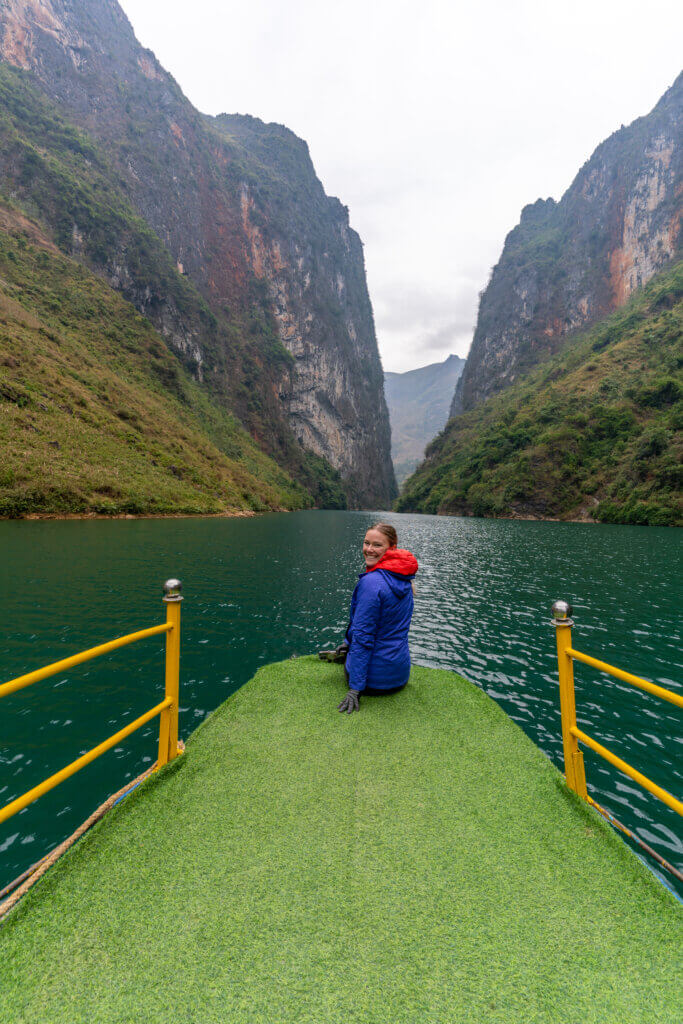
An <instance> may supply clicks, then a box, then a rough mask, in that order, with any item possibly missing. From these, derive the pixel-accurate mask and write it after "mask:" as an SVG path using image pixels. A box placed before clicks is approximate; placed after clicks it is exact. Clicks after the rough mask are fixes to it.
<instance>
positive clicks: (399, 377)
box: [384, 355, 465, 484]
mask: <svg viewBox="0 0 683 1024" xmlns="http://www.w3.org/2000/svg"><path fill="white" fill-rule="evenodd" d="M464 365H465V360H464V359H461V358H460V357H459V356H454V355H451V356H448V358H447V359H445V360H444V362H443V363H431V364H430V365H429V366H420V367H418V369H416V370H408V371H407V372H406V373H385V374H384V391H385V394H386V397H387V405H388V406H389V419H390V421H391V457H392V459H393V462H394V472H395V473H396V479H397V481H398V482H399V484H400V483H402V482H403V480H405V479H406V477H407V476H409V475H410V474H411V473H412V472H413V470H414V469H415V468H416V467H417V465H418V463H419V462H420V461H421V460H422V457H423V456H424V450H425V448H426V447H427V445H428V444H429V442H430V441H432V440H433V439H434V438H435V437H436V435H437V434H438V433H439V431H441V430H443V428H444V427H445V425H446V420H447V419H448V410H449V408H450V404H451V398H452V395H453V389H454V388H455V385H456V383H457V382H458V379H459V377H460V374H461V373H462V369H463V366H464Z"/></svg>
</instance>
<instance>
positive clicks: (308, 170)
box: [0, 0, 395, 507]
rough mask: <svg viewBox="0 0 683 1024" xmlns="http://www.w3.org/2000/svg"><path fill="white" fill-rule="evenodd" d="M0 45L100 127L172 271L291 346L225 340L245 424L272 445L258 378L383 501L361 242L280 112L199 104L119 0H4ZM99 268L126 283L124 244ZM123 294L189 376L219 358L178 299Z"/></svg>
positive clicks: (385, 454) (215, 309) (362, 498)
mask: <svg viewBox="0 0 683 1024" xmlns="http://www.w3.org/2000/svg"><path fill="white" fill-rule="evenodd" d="M0 55H1V56H2V59H3V60H4V61H5V62H7V63H9V64H12V65H14V66H15V67H19V68H22V69H24V70H25V71H28V72H30V74H31V76H32V78H34V79H35V80H37V81H38V82H39V83H40V84H41V86H42V88H43V89H44V91H45V93H46V95H47V96H49V97H50V99H52V100H56V101H57V103H58V104H59V108H60V110H61V112H62V113H63V114H64V116H65V117H66V118H67V119H68V120H69V121H70V122H71V123H74V124H76V125H78V126H79V127H80V128H82V129H84V130H85V131H86V132H87V133H88V135H89V136H90V137H91V138H93V139H94V140H96V142H97V144H98V145H99V146H100V148H101V149H102V150H103V151H104V152H105V153H106V156H107V159H108V160H109V161H110V162H111V164H112V165H113V167H114V168H115V171H116V174H117V176H118V180H119V184H120V185H121V186H122V187H123V188H124V190H125V194H126V196H127V198H128V199H129V201H130V202H131V203H132V206H133V208H134V209H135V210H136V211H137V213H138V214H139V215H140V216H141V217H142V218H143V219H144V221H145V222H146V224H147V225H149V227H150V228H151V229H152V231H153V232H154V233H155V235H156V236H157V238H158V239H159V240H160V241H161V243H162V245H163V246H164V248H165V250H166V251H167V253H168V254H169V256H170V258H171V260H172V262H173V265H174V268H175V272H176V273H177V274H178V275H180V276H182V277H184V278H185V279H187V280H188V281H189V282H191V283H192V284H193V285H194V286H195V287H196V289H197V290H198V291H199V293H200V294H201V296H203V299H204V300H205V302H206V303H208V306H209V307H210V310H211V312H212V314H213V316H214V317H217V318H218V321H219V323H224V322H228V323H229V322H236V321H239V322H240V323H244V322H248V321H249V319H250V318H251V319H252V320H255V321H258V322H259V323H260V328H259V329H260V330H261V333H262V334H265V335H267V334H268V331H269V330H270V329H271V328H272V330H273V332H274V337H273V344H274V351H275V350H277V349H280V347H281V346H284V349H286V350H287V352H288V353H289V358H287V359H282V358H280V357H279V356H277V352H275V354H276V356H277V357H276V358H274V359H272V360H271V359H269V357H268V352H267V350H266V351H265V353H264V351H263V350H262V351H261V352H257V353H255V354H254V355H253V358H251V359H250V361H248V366H247V368H246V370H245V363H244V360H243V359H242V361H241V362H240V359H241V357H240V356H236V354H235V352H223V353H222V357H223V363H224V365H225V366H228V367H230V372H228V371H226V373H227V376H228V377H230V376H231V375H233V376H234V375H235V374H239V375H241V384H242V385H243V386H242V392H243V394H242V398H241V399H240V398H239V396H238V397H237V398H236V399H235V403H236V408H237V411H238V413H239V414H240V415H241V417H242V418H243V420H245V422H247V425H249V426H250V428H251V429H252V433H253V434H254V436H257V437H258V438H259V440H260V441H261V442H262V443H263V444H264V447H266V448H270V450H271V451H273V454H275V457H276V458H277V457H278V450H277V449H278V444H279V445H280V447H282V445H283V444H285V442H283V441H282V437H281V435H282V429H281V428H279V427H278V426H277V424H274V425H273V423H272V422H270V423H269V424H268V425H267V429H261V428H260V427H259V426H258V425H254V424H255V423H256V421H255V420H254V421H253V422H252V421H250V415H252V414H253V409H252V406H253V405H254V402H253V400H252V398H253V392H254V390H258V389H260V398H259V399H258V403H259V404H260V406H261V407H262V409H263V408H264V409H265V413H263V415H264V416H265V417H266V420H267V419H268V417H269V416H270V418H271V421H272V420H273V417H275V418H277V417H278V416H279V417H281V418H282V419H283V420H284V422H285V423H286V425H287V429H288V430H289V431H291V433H293V435H294V436H295V437H296V439H297V440H298V441H299V442H300V443H301V444H302V445H303V447H304V448H305V449H306V450H308V451H311V452H313V453H315V454H316V455H319V456H323V457H324V458H325V459H327V460H328V461H329V462H330V463H331V465H332V466H333V467H334V468H335V469H337V470H339V472H340V473H341V475H342V478H343V481H344V486H345V490H346V492H347V497H348V500H349V502H350V504H352V505H361V506H368V507H371V506H382V505H386V504H387V503H388V502H390V501H391V499H392V498H393V496H394V493H395V482H394V476H393V470H392V466H391V461H390V430H389V418H388V412H387V409H386V403H385V400H384V395H383V381H382V370H381V365H380V360H379V354H378V350H377V343H376V338H375V330H374V322H373V316H372V308H371V304H370V300H369V297H368V292H367V285H366V280H365V269H364V262H363V252H362V245H361V242H360V239H359V238H358V235H357V234H356V233H355V232H354V231H353V230H352V229H351V228H350V227H349V220H348V211H347V210H346V208H345V207H344V206H342V204H341V203H340V202H339V201H338V200H336V199H332V198H329V197H327V196H326V195H325V192H324V190H323V188H322V185H321V184H320V182H319V181H318V179H317V177H316V175H315V171H314V168H313V165H312V163H311V160H310V157H309V155H308V149H307V147H306V145H305V143H304V142H302V141H301V140H300V139H298V138H296V136H294V135H293V134H292V133H291V132H289V131H288V130H287V129H285V128H283V127H281V126H279V125H266V124H264V123H263V122H261V121H258V120H257V119H255V118H249V117H237V116H228V115H221V116H220V117H218V118H210V117H207V116H204V115H202V114H200V113H199V112H198V111H196V110H195V109H194V108H193V107H192V105H191V104H190V103H189V102H188V101H187V100H186V99H185V97H184V96H183V94H182V92H181V90H180V89H179V87H178V85H177V84H176V82H175V81H174V80H173V78H172V77H171V76H170V75H169V74H168V73H167V72H166V71H164V69H163V68H162V67H161V66H160V65H159V63H158V62H157V60H156V58H155V57H154V55H153V54H152V53H151V52H150V51H148V50H145V49H143V48H142V47H141V46H140V45H139V43H138V42H137V40H136V39H135V36H134V33H133V30H132V28H131V26H130V24H129V22H128V20H127V18H126V16H125V14H124V13H123V11H122V10H121V8H120V7H119V6H118V4H117V3H116V2H115V0H6V2H5V3H3V5H2V7H1V8H0ZM82 243H83V231H82V228H81V225H79V223H78V222H77V220H76V219H74V223H73V229H72V231H71V240H70V246H67V247H66V248H67V251H68V250H69V249H70V253H69V254H70V255H74V256H76V257H77V258H79V257H80V255H81V252H80V249H81V248H82ZM62 247H63V248H64V247H65V246H62ZM103 268H104V272H105V273H106V276H107V277H108V279H109V282H110V283H111V284H113V285H114V286H115V287H120V288H121V289H122V290H124V292H125V289H126V286H127V283H128V282H129V278H130V276H131V269H130V266H129V265H128V260H127V256H126V254H125V253H124V252H121V251H119V252H118V253H117V258H116V260H114V259H113V258H111V255H110V256H109V258H108V259H104V260H103ZM127 297H130V298H131V299H132V300H133V301H134V302H135V304H136V305H137V306H138V308H139V309H140V311H141V312H144V313H145V315H148V316H150V317H151V318H152V319H153V321H154V322H155V325H156V326H157V327H158V329H159V330H160V331H161V333H162V334H163V335H164V336H165V337H166V339H167V341H168V343H169V344H170V345H171V346H173V347H174V348H175V349H176V350H178V351H180V352H181V353H182V354H183V356H184V357H185V359H186V360H187V361H189V362H191V363H193V364H194V368H195V373H196V375H197V376H200V377H201V375H202V372H203V368H205V367H206V365H207V364H208V362H210V361H211V360H212V359H213V360H214V362H215V356H216V353H215V352H214V353H213V354H212V353H211V352H210V351H209V349H210V347H211V346H210V345H208V343H207V339H206V337H205V333H204V330H203V328H202V326H201V323H199V322H198V321H197V319H196V318H195V319H194V320H193V321H192V322H191V323H190V322H189V321H188V320H187V319H186V318H184V317H183V310H182V309H178V308H177V303H176V304H173V305H169V304H168V303H166V302H165V301H164V298H163V296H159V297H158V301H157V302H155V303H151V302H150V301H149V297H148V296H146V294H145V290H144V289H142V290H140V289H138V290H137V292H135V293H133V294H130V295H129V296H127ZM219 333H220V332H219ZM214 334H215V331H214ZM228 335H229V331H228ZM221 337H222V338H223V340H222V341H221V345H223V347H224V348H225V346H226V345H227V347H228V348H229V347H230V343H229V341H226V340H225V337H226V335H225V332H224V333H223V335H221ZM211 345H213V346H214V348H215V338H214V339H213V341H212V342H211ZM234 347H235V348H236V347H237V346H236V345H235V346H234ZM266 349H267V346H266ZM219 356H221V353H219ZM219 361H220V359H219ZM238 363H239V367H238V365H237V364H238ZM207 382H208V383H209V384H211V383H212V381H211V380H209V379H208V378H207ZM213 383H214V384H215V382H213ZM231 383H232V385H234V381H232V382H231ZM257 385H258V386H257ZM225 386H226V390H230V382H228V384H226V385H225ZM236 390H238V389H235V388H234V387H233V391H236ZM250 390H251V392H252V397H251V398H250V396H249V395H248V394H247V393H248V392H249V391H250ZM233 397H234V396H233ZM252 419H253V416H252ZM259 435H261V436H259ZM274 438H279V440H273V439H274ZM285 446H286V445H285Z"/></svg>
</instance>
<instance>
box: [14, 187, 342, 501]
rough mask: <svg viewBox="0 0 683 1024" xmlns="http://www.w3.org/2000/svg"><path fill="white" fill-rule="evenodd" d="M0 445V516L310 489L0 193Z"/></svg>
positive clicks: (288, 495)
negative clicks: (2, 199)
mask: <svg viewBox="0 0 683 1024" xmlns="http://www.w3.org/2000/svg"><path fill="white" fill-rule="evenodd" d="M0 450H1V451H2V461H1V463H0V515H5V516H20V515H26V514H31V513H37V512H38V513H40V512H45V513H62V514H64V513H89V512H96V513H104V514H117V513H119V514H121V513H139V512H144V513H150V512H157V513H168V512H214V513H220V512H230V511H235V510H241V509H246V510H249V509H253V510H257V509H277V508H301V507H305V506H307V505H310V504H311V503H312V498H311V496H310V494H309V493H307V492H306V491H305V490H304V488H303V487H301V486H300V485H299V484H296V483H294V481H293V480H292V479H291V478H290V477H288V475H287V474H286V473H285V472H284V471H283V470H282V469H280V468H279V467H278V466H277V465H276V464H275V463H274V462H273V461H272V460H271V459H269V458H268V457H267V456H266V455H264V454H263V452H262V451H261V450H260V449H259V448H258V446H257V445H256V444H255V443H254V442H253V441H252V439H251V438H250V437H249V436H248V435H247V434H246V433H245V431H244V429H243V428H242V427H241V425H240V424H239V423H238V422H237V421H236V420H235V419H234V417H232V416H231V415H230V414H228V413H226V412H225V410H224V409H223V408H221V407H220V405H218V404H217V403H215V402H212V401H211V400H210V398H209V397H208V396H207V394H206V392H205V390H204V389H203V388H202V387H201V386H200V385H199V384H198V383H197V382H196V381H195V380H194V379H193V377H192V376H191V375H190V374H189V373H188V372H187V370H186V369H184V368H183V367H182V365H181V364H179V362H178V360H177V358H176V356H175V355H173V353H171V352H169V350H168V348H167V346H166V345H165V344H164V342H163V341H162V339H161V338H160V336H159V335H158V333H157V332H156V331H155V330H154V329H153V327H152V325H151V323H150V322H149V321H148V320H145V318H143V317H142V316H140V315H139V314H138V313H137V312H136V311H135V309H134V308H133V306H131V305H130V304H129V303H127V302H126V301H125V300H123V299H122V298H121V296H120V295H118V294H117V293H116V292H113V291H112V290H111V289H110V288H109V287H108V286H107V285H106V284H105V283H104V282H102V281H101V280H99V279H98V278H96V277H95V276H94V275H93V274H91V273H90V272H89V271H88V270H86V269H85V268H84V267H82V266H80V265H79V264H78V263H76V262H75V261H73V260H70V259H67V258H65V257H64V256H63V255H62V254H61V253H60V252H59V251H58V250H57V249H56V247H55V246H54V244H53V243H52V242H51V241H50V240H49V239H48V238H47V237H46V236H45V234H44V233H43V232H42V230H41V229H40V227H39V226H37V225H36V224H34V223H33V222H31V221H29V220H28V219H27V218H26V217H25V216H23V215H22V214H21V213H19V212H18V211H17V210H13V209H10V208H8V207H6V206H4V205H1V204H0ZM332 477H334V474H333V473H332ZM326 497H327V498H328V500H329V501H330V503H334V501H335V499H336V500H337V501H339V499H340V497H341V494H340V487H339V479H338V476H337V479H336V481H335V480H334V479H330V481H329V494H328V495H326Z"/></svg>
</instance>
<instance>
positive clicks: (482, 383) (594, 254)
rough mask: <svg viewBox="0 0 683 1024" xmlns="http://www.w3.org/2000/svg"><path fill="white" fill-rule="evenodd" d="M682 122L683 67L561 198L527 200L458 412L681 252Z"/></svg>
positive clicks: (462, 384)
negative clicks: (647, 110) (656, 100)
mask: <svg viewBox="0 0 683 1024" xmlns="http://www.w3.org/2000/svg"><path fill="white" fill-rule="evenodd" d="M682 126H683V73H682V74H681V75H679V77H678V78H677V80H676V82H675V83H674V85H673V86H672V87H671V88H670V89H669V90H668V91H667V92H666V93H665V94H664V96H663V97H662V99H661V100H660V101H659V103H658V104H657V106H656V107H655V108H654V110H652V111H651V113H650V114H648V115H647V116H646V117H641V118H639V119H638V120H637V121H634V122H633V124H631V125H629V126H628V127H627V128H622V129H621V130H620V131H618V132H615V134H614V135H612V136H611V137H610V138H609V139H607V140H606V141H605V142H603V143H602V144H601V145H600V146H598V148H597V149H596V150H595V152H594V153H593V155H592V157H591V158H590V160H589V161H588V162H587V163H586V164H585V165H584V166H583V167H582V168H581V170H580V171H579V173H578V175H577V176H576V178H575V180H574V181H573V183H572V185H571V186H570V187H569V189H568V190H567V192H566V193H565V194H564V196H563V197H562V199H561V200H560V202H559V203H555V202H554V201H553V200H552V199H548V200H546V201H545V202H544V201H543V200H541V199H539V200H538V201H537V202H536V203H534V204H533V205H531V206H527V207H525V209H524V210H523V211H522V217H521V221H520V223H519V225H518V226H517V227H516V228H515V229H514V230H513V231H511V232H510V234H509V235H508V237H507V238H506V240H505V247H504V249H503V253H502V255H501V258H500V260H499V262H498V264H497V265H496V266H495V267H494V268H493V272H492V275H491V279H490V281H489V283H488V285H487V287H486V289H485V291H484V292H483V294H482V297H481V302H480V306H479V316H478V320H477V326H476V330H475V334H474V339H473V342H472V348H471V350H470V353H469V356H468V359H467V365H466V366H465V369H464V371H463V374H462V377H461V379H460V381H459V383H458V387H457V389H456V393H455V397H454V400H453V406H452V408H451V415H456V414H457V413H460V412H463V411H467V410H468V409H473V408H474V407H475V406H477V405H479V404H480V403H481V402H483V401H484V400H485V399H486V398H488V397H489V396H490V395H493V394H496V393H497V392H498V391H500V390H501V389H502V388H505V387H507V386H509V385H510V384H512V383H513V382H514V381H515V380H517V379H518V378H519V377H520V376H521V375H523V374H524V373H525V372H526V371H527V370H528V369H529V368H530V367H531V366H533V365H535V363H537V362H538V361H539V359H542V358H544V356H545V355H546V354H547V353H549V352H555V351H557V350H558V348H559V347H560V346H561V344H562V339H563V338H564V336H565V335H566V334H567V333H569V332H571V331H575V330H576V329H577V328H580V327H583V326H587V325H590V324H592V323H595V322H597V321H599V320H601V319H603V318H604V317H605V316H607V315H608V314H609V313H610V312H612V311H613V310H615V309H618V308H619V307H620V306H622V305H623V304H624V303H625V302H626V300H627V299H628V297H629V296H630V295H631V294H632V293H633V292H634V291H635V290H636V289H638V288H640V287H642V286H643V285H644V284H645V283H646V282H647V281H649V280H650V278H651V277H652V276H653V274H655V273H656V272H657V270H659V269H660V268H662V267H663V266H664V265H665V264H666V263H667V261H668V260H670V259H671V258H672V257H674V256H675V254H676V253H677V252H678V251H679V248H680V242H681V231H680V211H681V195H682V192H683V186H682V180H681V162H682V157H681V128H682Z"/></svg>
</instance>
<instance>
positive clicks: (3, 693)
mask: <svg viewBox="0 0 683 1024" xmlns="http://www.w3.org/2000/svg"><path fill="white" fill-rule="evenodd" d="M171 629H173V624H172V623H170V622H162V623H161V625H160V626H150V628H149V629H139V630H138V631H137V632H136V633H127V634H126V636H120V637H118V639H116V640H109V641H108V642H107V643H106V644H100V645H99V646H98V647H91V648H90V649H89V650H87V651H80V653H79V654H73V655H72V656H71V657H70V658H62V660H61V661H55V662H53V663H52V664H51V665H45V667H44V668H39V669H36V671H35V672H28V673H27V674H26V675H23V676H17V678H16V679H10V681H9V682H8V683H3V685H2V686H0V697H7V696H9V694H10V693H15V692H16V691H17V690H23V688H24V687H25V686H31V685H32V684H33V683H38V682H40V680H41V679H47V678H48V676H54V675H56V674H57V673H58V672H65V671H66V670H67V669H69V668H73V667H74V665H81V664H82V663H83V662H84V661H90V660H91V659H92V658H99V657H100V655H102V654H108V653H109V651H115V650H117V649H118V648H119V647H126V646H127V645H128V644H133V643H135V641H136V640H145V639H146V638H147V637H148V636H157V635H158V634H159V633H168V631H169V630H171Z"/></svg>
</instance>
